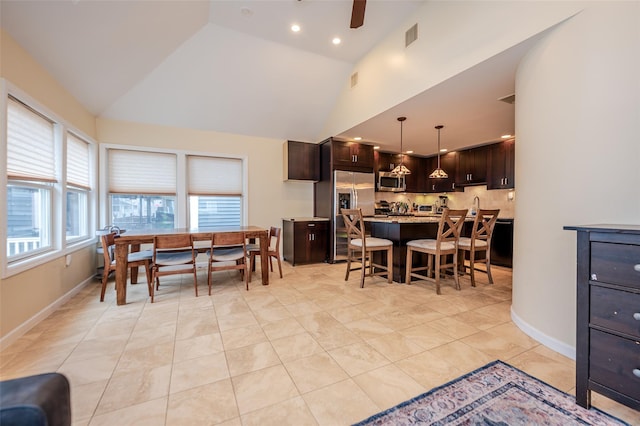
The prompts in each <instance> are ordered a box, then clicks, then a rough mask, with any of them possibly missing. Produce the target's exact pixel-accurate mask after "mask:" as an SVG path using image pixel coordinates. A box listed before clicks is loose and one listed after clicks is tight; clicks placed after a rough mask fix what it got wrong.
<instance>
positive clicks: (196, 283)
mask: <svg viewBox="0 0 640 426" xmlns="http://www.w3.org/2000/svg"><path fill="white" fill-rule="evenodd" d="M193 288H195V290H196V297H198V271H197V270H196V269H195V267H194V269H193Z"/></svg>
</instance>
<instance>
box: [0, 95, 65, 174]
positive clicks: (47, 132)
mask: <svg viewBox="0 0 640 426" xmlns="http://www.w3.org/2000/svg"><path fill="white" fill-rule="evenodd" d="M7 177H8V178H9V179H21V180H35V181H44V182H56V181H57V180H56V160H55V143H54V123H53V122H52V121H50V120H48V119H46V118H45V117H43V116H42V115H40V114H38V113H37V112H35V111H33V110H32V109H31V108H29V107H27V106H25V105H24V104H22V103H21V102H19V101H18V100H16V99H14V98H12V97H9V102H8V103H7Z"/></svg>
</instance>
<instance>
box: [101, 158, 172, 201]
mask: <svg viewBox="0 0 640 426" xmlns="http://www.w3.org/2000/svg"><path fill="white" fill-rule="evenodd" d="M108 162H109V166H108V170H109V192H110V193H118V194H160V195H175V193H176V155H175V154H166V153H159V152H147V151H129V150H123V149H110V150H109V156H108Z"/></svg>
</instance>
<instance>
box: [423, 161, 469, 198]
mask: <svg viewBox="0 0 640 426" xmlns="http://www.w3.org/2000/svg"><path fill="white" fill-rule="evenodd" d="M426 165H427V170H426V173H425V174H426V177H427V179H426V180H427V184H426V191H425V192H452V191H455V190H456V175H457V169H458V152H448V153H446V154H443V155H440V168H441V169H442V170H444V171H445V172H447V175H449V177H448V178H446V179H431V178H429V175H430V174H431V172H433V171H434V170H435V169H436V167H438V157H437V156H435V157H429V158H427V159H426ZM460 189H462V188H460Z"/></svg>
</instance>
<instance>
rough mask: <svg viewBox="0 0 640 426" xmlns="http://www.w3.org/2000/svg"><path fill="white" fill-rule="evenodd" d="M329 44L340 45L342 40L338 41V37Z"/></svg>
mask: <svg viewBox="0 0 640 426" xmlns="http://www.w3.org/2000/svg"><path fill="white" fill-rule="evenodd" d="M331 42H332V43H333V44H335V45H338V44H340V43H342V40H340V37H334V38H333V40H332V41H331Z"/></svg>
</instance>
